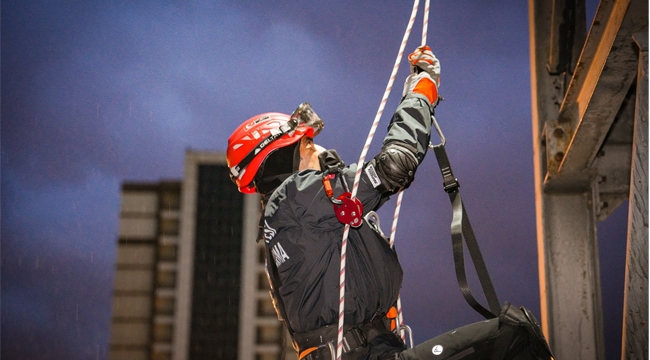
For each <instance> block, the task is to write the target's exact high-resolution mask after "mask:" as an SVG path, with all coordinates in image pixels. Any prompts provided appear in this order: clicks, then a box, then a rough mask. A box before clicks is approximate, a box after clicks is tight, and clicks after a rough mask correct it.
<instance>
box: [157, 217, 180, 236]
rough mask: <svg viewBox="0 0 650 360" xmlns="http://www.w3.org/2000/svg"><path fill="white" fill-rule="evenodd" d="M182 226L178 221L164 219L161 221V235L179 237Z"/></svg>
mask: <svg viewBox="0 0 650 360" xmlns="http://www.w3.org/2000/svg"><path fill="white" fill-rule="evenodd" d="M179 228H180V225H179V221H178V219H162V220H160V234H161V235H178V231H179Z"/></svg>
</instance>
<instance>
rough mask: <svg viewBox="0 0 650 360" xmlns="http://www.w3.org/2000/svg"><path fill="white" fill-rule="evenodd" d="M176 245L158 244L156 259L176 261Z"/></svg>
mask: <svg viewBox="0 0 650 360" xmlns="http://www.w3.org/2000/svg"><path fill="white" fill-rule="evenodd" d="M176 251H177V247H176V245H169V244H166V245H159V246H158V261H176Z"/></svg>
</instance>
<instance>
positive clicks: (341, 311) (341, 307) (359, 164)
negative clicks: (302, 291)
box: [336, 0, 429, 360]
mask: <svg viewBox="0 0 650 360" xmlns="http://www.w3.org/2000/svg"><path fill="white" fill-rule="evenodd" d="M419 3H420V0H414V1H413V9H412V11H411V17H410V19H409V22H408V25H407V26H406V31H405V32H404V37H403V38H402V43H401V45H400V48H399V52H398V54H397V58H396V59H395V65H394V66H393V71H392V73H391V75H390V79H389V80H388V84H387V85H386V90H385V91H384V96H383V98H382V99H381V103H380V104H379V109H378V110H377V114H376V115H375V119H374V120H373V122H372V126H371V127H370V132H369V133H368V137H367V138H366V143H365V144H364V146H363V150H362V151H361V155H360V156H359V161H358V162H357V172H356V174H355V176H354V185H353V186H352V199H354V198H356V196H357V190H358V188H359V180H360V179H361V171H362V169H363V164H364V163H365V160H366V155H367V154H368V149H369V148H370V144H371V143H372V139H373V138H374V137H375V131H376V130H377V126H378V125H379V120H380V119H381V116H382V114H383V113H384V108H385V106H386V102H387V101H388V96H389V95H390V92H391V90H392V88H393V83H394V82H395V77H396V76H397V70H398V69H399V65H400V63H401V61H402V56H403V55H404V49H405V48H406V43H407V42H408V38H409V36H410V34H411V29H412V28H413V23H414V22H415V18H416V16H417V12H418V5H419ZM428 22H429V0H426V3H425V13H424V23H423V27H422V45H425V43H426V35H427V27H428ZM397 202H398V205H397V207H396V209H395V217H394V219H393V227H392V229H391V246H392V245H393V242H394V236H395V235H394V233H395V230H396V227H397V217H398V216H399V208H400V207H401V202H402V192H400V194H399V195H398V199H397ZM349 233H350V225H345V229H344V230H343V239H342V241H341V265H340V273H339V324H338V338H337V345H336V359H337V360H340V359H341V356H342V355H343V323H344V320H345V319H344V313H345V261H346V251H347V246H348V235H349ZM397 304H398V318H399V322H400V326H401V325H402V323H403V321H402V320H401V316H402V315H401V300H400V299H399V298H398V300H397ZM403 337H404V335H403V334H402V338H403Z"/></svg>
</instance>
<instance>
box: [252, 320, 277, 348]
mask: <svg viewBox="0 0 650 360" xmlns="http://www.w3.org/2000/svg"><path fill="white" fill-rule="evenodd" d="M279 325H280V323H278V325H260V326H258V327H257V343H258V344H278V343H279V342H280V340H281V337H282V327H281V326H279Z"/></svg>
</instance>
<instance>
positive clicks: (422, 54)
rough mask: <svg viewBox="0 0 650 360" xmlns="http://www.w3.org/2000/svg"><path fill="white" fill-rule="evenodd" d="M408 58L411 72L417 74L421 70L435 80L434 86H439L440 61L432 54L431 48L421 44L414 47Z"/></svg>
mask: <svg viewBox="0 0 650 360" xmlns="http://www.w3.org/2000/svg"><path fill="white" fill-rule="evenodd" d="M408 59H409V63H410V64H411V74H417V73H419V72H420V71H419V70H423V71H425V72H426V73H427V74H429V76H430V77H431V79H433V81H435V82H436V86H440V61H438V59H437V58H436V56H435V55H433V52H432V51H431V48H429V47H428V46H427V45H422V46H420V47H418V48H417V49H415V51H414V52H413V53H411V54H410V55H409V57H408ZM418 68H419V69H418Z"/></svg>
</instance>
